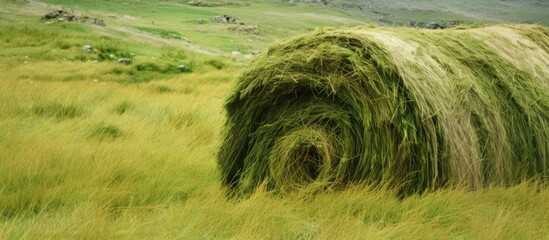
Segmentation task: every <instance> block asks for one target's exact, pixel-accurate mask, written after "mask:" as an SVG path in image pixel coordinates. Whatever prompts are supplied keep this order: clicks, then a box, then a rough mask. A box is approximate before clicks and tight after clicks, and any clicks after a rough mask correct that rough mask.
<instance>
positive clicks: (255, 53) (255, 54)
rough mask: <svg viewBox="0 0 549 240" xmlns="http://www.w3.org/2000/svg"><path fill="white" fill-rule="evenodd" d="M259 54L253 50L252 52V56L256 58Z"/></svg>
mask: <svg viewBox="0 0 549 240" xmlns="http://www.w3.org/2000/svg"><path fill="white" fill-rule="evenodd" d="M260 53H261V52H260V51H259V50H253V51H252V55H254V56H257V55H259V54H260Z"/></svg>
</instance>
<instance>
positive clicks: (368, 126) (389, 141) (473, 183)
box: [218, 25, 549, 194]
mask: <svg viewBox="0 0 549 240" xmlns="http://www.w3.org/2000/svg"><path fill="white" fill-rule="evenodd" d="M548 49H549V29H548V28H546V27H542V26H538V25H499V26H490V27H483V28H467V29H451V30H436V31H432V30H415V29H403V28H396V29H395V28H351V29H337V30H317V31H315V32H312V33H309V34H306V35H303V36H298V37H296V38H293V39H290V40H288V41H286V42H283V43H280V44H277V45H275V46H273V47H271V48H270V49H269V50H268V51H267V52H266V53H264V54H263V55H261V56H260V57H258V58H257V59H256V60H254V61H253V62H252V63H251V64H250V66H249V67H248V68H247V69H246V70H245V72H244V73H243V74H242V75H241V77H240V79H239V82H238V86H237V87H236V89H235V91H234V93H233V94H232V95H231V96H230V98H229V99H228V101H227V103H226V106H225V107H226V110H227V121H226V126H225V131H224V139H223V142H222V146H221V149H220V151H219V153H218V164H219V167H220V171H221V174H222V179H223V184H224V186H226V187H228V189H229V190H230V191H231V192H233V193H239V194H241V193H244V194H245V193H250V192H253V190H254V189H256V188H257V187H258V186H259V185H262V184H265V185H266V186H267V187H268V188H269V189H273V190H280V191H288V190H294V189H296V188H301V187H304V186H307V185H311V184H312V183H314V184H318V185H323V186H330V187H337V186H345V185H347V184H350V183H366V184H371V185H374V186H388V187H391V188H397V189H398V190H399V191H400V192H402V193H405V194H408V193H414V192H419V191H425V190H432V189H436V188H440V187H447V186H465V187H470V188H479V187H482V186H486V185H510V184H515V183H517V182H520V181H523V180H527V179H528V180H530V179H548V176H549V164H548V161H549V143H548V139H549V52H548V51H549V50H548ZM319 183H322V184H319Z"/></svg>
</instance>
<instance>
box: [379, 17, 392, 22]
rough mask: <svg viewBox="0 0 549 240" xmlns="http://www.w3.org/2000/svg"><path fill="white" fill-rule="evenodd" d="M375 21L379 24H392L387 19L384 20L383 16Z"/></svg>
mask: <svg viewBox="0 0 549 240" xmlns="http://www.w3.org/2000/svg"><path fill="white" fill-rule="evenodd" d="M377 21H378V22H381V23H393V21H391V20H389V19H388V18H386V17H384V16H381V17H378V18H377Z"/></svg>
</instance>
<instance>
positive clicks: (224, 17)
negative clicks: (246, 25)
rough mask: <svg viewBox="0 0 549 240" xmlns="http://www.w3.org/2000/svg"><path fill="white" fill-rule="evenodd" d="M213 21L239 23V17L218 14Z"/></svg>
mask: <svg viewBox="0 0 549 240" xmlns="http://www.w3.org/2000/svg"><path fill="white" fill-rule="evenodd" d="M212 21H213V22H216V23H231V24H239V23H240V22H239V21H238V19H237V18H235V17H232V16H229V15H218V16H215V17H213V18H212Z"/></svg>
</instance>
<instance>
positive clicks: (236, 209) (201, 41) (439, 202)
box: [0, 0, 549, 239]
mask: <svg viewBox="0 0 549 240" xmlns="http://www.w3.org/2000/svg"><path fill="white" fill-rule="evenodd" d="M46 2H48V4H45V3H41V2H35V1H30V3H29V2H21V1H2V2H0V50H1V51H0V84H1V87H0V239H549V221H548V219H549V205H548V204H547V201H549V188H548V187H547V185H546V184H542V183H537V182H525V183H521V184H519V185H516V186H512V187H497V186H494V187H487V188H483V189H479V190H468V189H460V188H451V189H441V190H438V191H436V192H431V193H420V194H415V195H412V196H410V197H407V198H404V199H399V198H398V197H397V196H396V194H395V193H394V192H392V191H391V190H383V189H373V188H371V187H369V186H364V185H353V186H349V187H348V188H346V189H344V190H339V191H328V192H324V193H320V194H313V193H311V191H309V190H308V189H302V190H301V191H296V192H292V193H288V194H285V195H278V194H273V193H271V192H269V191H266V190H265V189H261V188H260V189H258V190H257V191H256V193H254V194H253V195H251V196H250V197H248V198H244V199H229V198H227V197H226V195H225V192H224V190H223V188H222V187H221V180H220V179H221V178H220V173H219V170H218V166H217V163H216V161H217V160H216V154H217V152H218V151H219V148H220V144H221V140H222V139H221V132H222V128H223V124H224V121H225V112H224V108H223V106H224V104H225V102H226V99H227V97H228V96H229V95H230V93H231V91H232V89H233V88H234V86H235V85H236V78H237V76H239V74H240V73H241V67H240V66H242V65H246V64H247V63H248V61H249V60H248V59H247V57H245V56H246V55H251V53H252V52H253V51H255V50H258V51H263V50H265V48H266V47H267V46H268V45H270V44H272V43H273V42H274V41H277V40H279V39H282V38H286V37H289V36H292V35H295V34H297V33H304V32H307V31H309V30H311V29H314V28H317V27H323V26H332V27H335V26H346V25H358V24H371V23H372V22H371V21H370V20H368V19H365V18H363V17H361V15H360V14H359V13H357V12H350V13H348V12H344V11H342V10H334V9H330V8H327V7H323V6H317V5H306V4H300V5H298V6H297V8H287V4H285V3H277V2H275V3H272V2H268V1H262V2H258V3H257V4H252V8H251V9H248V8H246V7H245V6H243V5H223V6H220V7H215V8H195V7H191V6H187V5H180V4H178V3H175V2H161V3H156V2H155V3H151V2H137V3H135V4H128V3H124V1H108V2H100V1H82V2H81V1H61V0H58V1H53V0H52V1H46ZM100 3H101V4H100ZM49 4H63V6H66V7H71V8H72V9H74V11H75V12H76V13H78V14H80V13H85V14H89V15H91V16H94V17H100V18H103V19H105V20H106V23H107V27H100V26H93V25H89V24H81V23H54V24H45V23H44V21H41V20H40V17H41V15H43V14H45V13H46V12H47V11H49V10H52V9H56V8H57V7H58V6H59V5H49ZM143 9H146V10H143ZM258 9H270V10H269V11H266V12H259V11H257V10H258ZM288 9H290V10H288ZM287 11H293V14H289V13H288V12H287ZM223 13H230V14H234V15H236V16H237V17H240V16H242V17H241V19H242V21H244V22H246V23H247V24H248V23H250V24H258V25H259V26H260V27H261V31H262V34H259V35H247V34H240V33H239V34H235V33H232V32H231V31H230V30H227V28H226V26H224V25H215V24H214V23H211V22H209V20H208V19H209V18H210V17H211V16H212V15H217V14H223ZM197 18H204V19H206V20H207V23H205V24H204V25H206V26H207V27H205V26H204V25H199V24H197V23H196V22H195V19H197ZM280 19H283V20H280ZM153 21H154V23H153ZM290 23H292V24H290ZM174 32H175V33H174ZM166 36H179V37H176V38H175V39H173V38H170V37H168V38H167V37H166ZM180 37H181V38H183V37H184V38H187V39H188V40H190V43H188V42H187V41H184V40H182V39H180ZM86 44H91V45H92V46H93V47H94V48H95V50H94V52H92V53H84V52H82V46H83V45H86ZM231 51H239V52H241V53H242V54H243V56H234V55H232V54H231ZM110 55H113V56H114V57H111V56H110ZM120 57H127V58H131V60H132V63H131V64H129V65H124V64H120V63H118V62H117V59H118V58H120ZM182 64H183V65H185V66H186V70H185V71H182V70H181V69H179V65H182Z"/></svg>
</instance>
